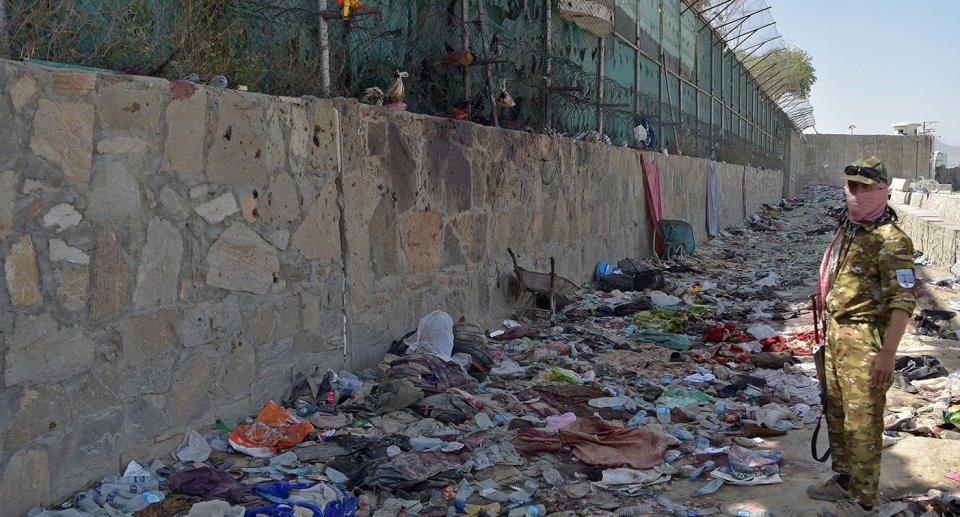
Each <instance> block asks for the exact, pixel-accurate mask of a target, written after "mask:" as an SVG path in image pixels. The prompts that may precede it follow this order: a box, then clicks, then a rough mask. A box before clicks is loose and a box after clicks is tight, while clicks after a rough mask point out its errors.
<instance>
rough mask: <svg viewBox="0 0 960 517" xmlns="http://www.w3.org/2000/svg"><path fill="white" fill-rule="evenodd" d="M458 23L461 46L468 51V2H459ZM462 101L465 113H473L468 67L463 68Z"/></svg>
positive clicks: (468, 0)
mask: <svg viewBox="0 0 960 517" xmlns="http://www.w3.org/2000/svg"><path fill="white" fill-rule="evenodd" d="M460 22H461V23H463V34H462V35H461V44H462V46H463V50H470V0H460ZM463 100H464V101H465V102H466V103H467V106H466V108H467V109H466V111H467V113H472V112H473V102H472V101H471V100H470V67H469V66H465V67H463Z"/></svg>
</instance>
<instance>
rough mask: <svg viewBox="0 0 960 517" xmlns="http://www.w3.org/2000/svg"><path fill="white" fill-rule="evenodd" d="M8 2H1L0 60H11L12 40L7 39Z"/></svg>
mask: <svg viewBox="0 0 960 517" xmlns="http://www.w3.org/2000/svg"><path fill="white" fill-rule="evenodd" d="M4 4H6V2H5V1H4V0H0V58H3V59H10V40H9V39H8V37H7V13H6V11H7V10H6V8H5V7H4Z"/></svg>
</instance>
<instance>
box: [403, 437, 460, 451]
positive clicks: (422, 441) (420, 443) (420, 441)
mask: <svg viewBox="0 0 960 517" xmlns="http://www.w3.org/2000/svg"><path fill="white" fill-rule="evenodd" d="M410 447H413V450H415V451H435V450H441V451H443V452H456V451H459V450H460V449H462V448H463V444H462V443H460V442H448V441H446V440H441V439H440V438H424V437H416V438H410Z"/></svg>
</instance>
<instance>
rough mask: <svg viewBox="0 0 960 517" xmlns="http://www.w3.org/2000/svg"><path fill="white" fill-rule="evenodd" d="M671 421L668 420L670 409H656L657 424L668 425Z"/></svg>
mask: <svg viewBox="0 0 960 517" xmlns="http://www.w3.org/2000/svg"><path fill="white" fill-rule="evenodd" d="M670 421H671V418H670V408H666V407H658V408H657V422H660V423H661V424H669V423H670Z"/></svg>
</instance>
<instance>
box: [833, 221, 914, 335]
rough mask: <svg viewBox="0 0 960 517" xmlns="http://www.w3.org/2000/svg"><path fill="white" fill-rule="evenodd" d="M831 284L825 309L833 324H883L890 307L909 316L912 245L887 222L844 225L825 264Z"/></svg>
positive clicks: (901, 232) (912, 284) (911, 281)
mask: <svg viewBox="0 0 960 517" xmlns="http://www.w3.org/2000/svg"><path fill="white" fill-rule="evenodd" d="M830 267H831V269H832V270H833V272H834V273H833V286H832V287H831V289H830V292H829V293H828V294H827V300H826V310H827V312H828V313H830V316H831V317H833V318H834V319H836V320H841V321H843V320H850V321H863V322H876V321H877V320H878V319H879V320H881V321H887V320H889V317H890V311H891V310H892V309H903V310H905V311H907V312H908V313H911V314H912V313H913V309H914V308H915V307H916V305H917V302H916V292H917V287H916V284H917V282H916V278H915V274H914V270H913V242H912V241H911V240H910V237H907V235H906V234H905V233H903V230H901V229H900V228H898V227H897V225H896V224H894V223H893V222H892V221H889V220H887V221H881V222H879V223H874V224H871V225H863V226H860V225H850V226H849V227H848V229H846V230H844V233H843V235H842V236H841V237H840V239H839V240H838V241H837V245H836V246H835V247H834V251H833V253H832V257H831V260H830Z"/></svg>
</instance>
